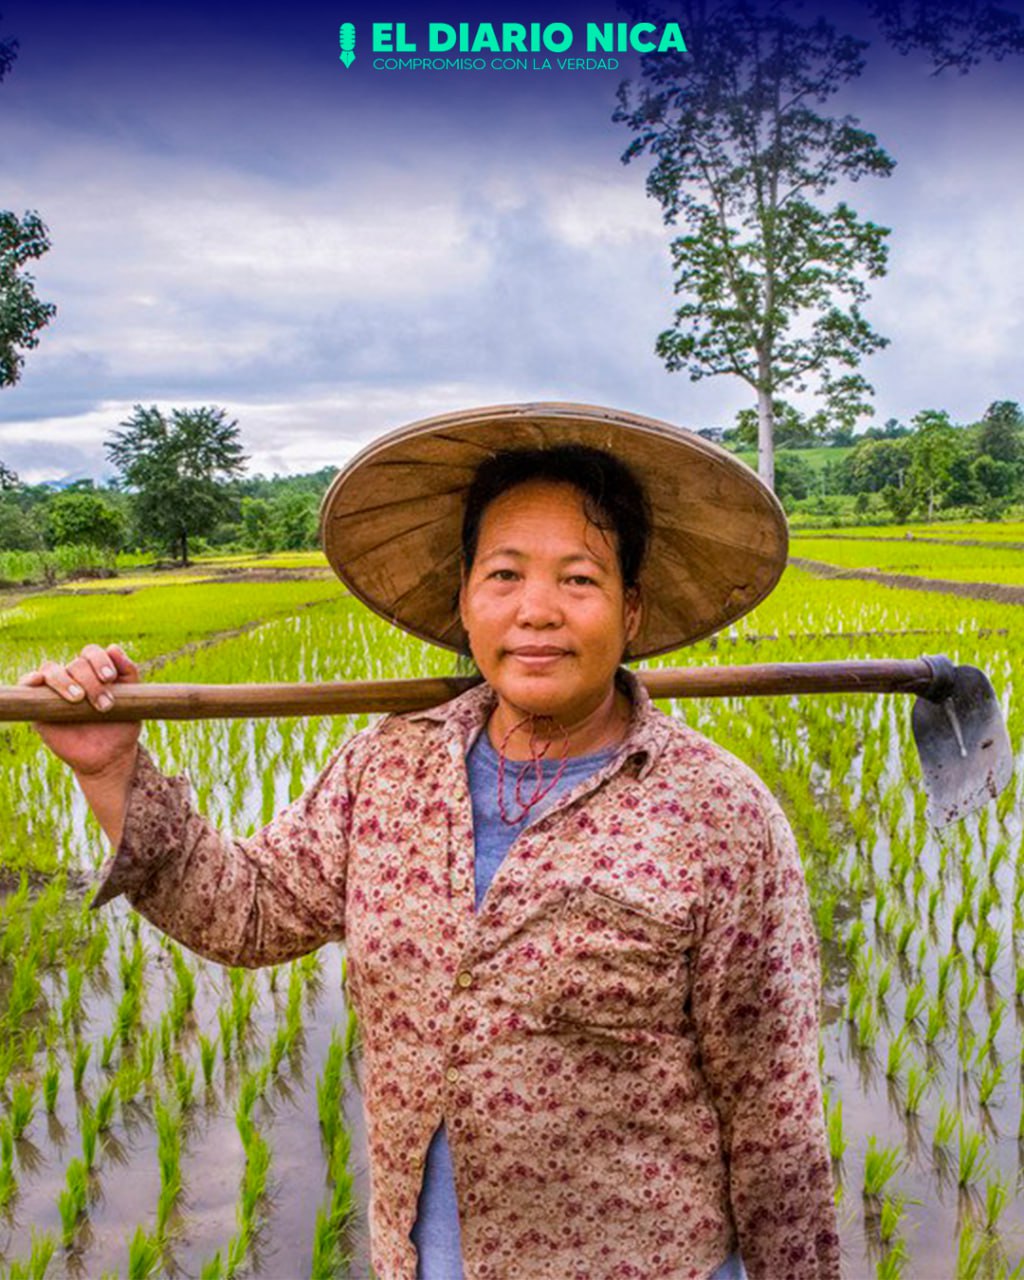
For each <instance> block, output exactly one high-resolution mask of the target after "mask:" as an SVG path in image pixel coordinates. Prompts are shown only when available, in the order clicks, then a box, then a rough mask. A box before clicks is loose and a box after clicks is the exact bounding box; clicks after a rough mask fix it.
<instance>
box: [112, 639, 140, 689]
mask: <svg viewBox="0 0 1024 1280" xmlns="http://www.w3.org/2000/svg"><path fill="white" fill-rule="evenodd" d="M106 653H107V656H108V657H109V658H110V660H111V661H112V662H113V664H114V666H115V667H116V668H117V674H118V678H119V679H121V680H124V681H125V682H126V683H128V684H135V683H137V681H138V679H139V668H138V667H137V666H136V665H135V663H134V662H132V660H131V658H129V657H128V655H127V654H126V653H125V651H124V650H123V649H122V648H121V646H120V645H119V644H108V645H107V648H106Z"/></svg>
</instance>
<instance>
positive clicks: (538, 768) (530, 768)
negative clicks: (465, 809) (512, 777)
mask: <svg viewBox="0 0 1024 1280" xmlns="http://www.w3.org/2000/svg"><path fill="white" fill-rule="evenodd" d="M538 720H548V721H550V722H551V723H553V724H555V725H558V728H560V729H561V730H562V735H563V736H562V754H561V756H560V757H559V760H558V768H557V769H556V770H555V772H554V773H553V774H552V776H551V777H550V778H549V779H548V781H547V782H545V781H544V768H543V765H542V763H541V762H542V761H543V759H544V757H545V756H546V755H547V753H548V751H549V750H550V749H551V739H550V738H548V739H547V740H546V741H545V743H544V745H543V747H541V749H540V750H539V751H538V749H537V721H538ZM528 721H529V724H530V758H529V760H524V761H523V765H522V768H521V769H520V770H519V773H518V774H517V775H516V785H515V791H514V793H513V795H514V798H515V803H516V804H517V805H518V806H519V813H518V814H516V815H515V816H513V817H510V816H509V813H508V811H507V809H506V808H505V766H506V765H507V764H508V759H507V757H506V755H505V748H506V747H507V746H508V744H509V742H510V741H511V738H512V735H513V734H514V733H515V732H516V730H517V729H521V728H522V727H523V725H524V724H526V723H527V722H528ZM568 760H569V730H568V729H566V728H565V726H564V725H560V724H558V721H557V720H554V719H553V718H552V717H551V716H535V715H533V714H531V713H527V714H526V715H525V716H523V717H522V719H521V720H517V721H516V723H515V724H514V725H513V726H512V728H511V729H509V731H508V733H506V734H505V736H504V737H503V738H502V740H501V743H500V745H499V747H498V813H499V814H500V815H501V820H502V822H504V823H505V825H506V826H509V827H515V826H518V825H519V823H520V822H522V820H523V819H524V818H525V817H526V815H527V814H528V813H529V812H530V810H531V809H532V808H533V806H534V805H535V804H537V803H538V802H539V801H541V800H543V799H544V797H545V796H546V795H549V794H550V793H551V791H552V790H553V789H554V788H555V787H556V786H557V785H558V783H559V781H560V779H561V777H562V774H563V773H564V772H565V766H566V764H567V763H568ZM531 775H532V776H533V791H532V792H531V793H530V795H529V797H526V798H524V796H523V786H524V784H525V782H526V780H527V778H528V777H530V776H531Z"/></svg>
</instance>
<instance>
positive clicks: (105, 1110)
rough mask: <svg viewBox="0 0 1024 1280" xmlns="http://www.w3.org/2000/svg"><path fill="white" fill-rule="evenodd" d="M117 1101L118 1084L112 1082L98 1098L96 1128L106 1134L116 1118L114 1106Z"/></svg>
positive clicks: (102, 1090) (101, 1091)
mask: <svg viewBox="0 0 1024 1280" xmlns="http://www.w3.org/2000/svg"><path fill="white" fill-rule="evenodd" d="M116 1101H117V1082H116V1081H115V1080H112V1081H111V1082H110V1083H109V1084H108V1085H106V1086H105V1087H104V1088H103V1089H101V1090H100V1093H99V1096H98V1097H97V1098H96V1112H95V1114H96V1128H97V1129H98V1130H99V1132H100V1133H106V1131H107V1130H108V1129H109V1128H110V1125H111V1122H112V1121H113V1118H114V1104H115V1103H116Z"/></svg>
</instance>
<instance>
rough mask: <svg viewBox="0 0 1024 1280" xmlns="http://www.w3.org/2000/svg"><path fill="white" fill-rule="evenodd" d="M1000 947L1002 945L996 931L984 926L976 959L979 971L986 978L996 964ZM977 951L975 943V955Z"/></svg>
mask: <svg viewBox="0 0 1024 1280" xmlns="http://www.w3.org/2000/svg"><path fill="white" fill-rule="evenodd" d="M1002 945H1003V944H1002V939H1001V938H1000V936H999V932H998V930H996V929H992V928H989V927H988V926H986V928H985V930H984V932H983V934H982V936H981V940H980V950H981V955H980V956H979V958H978V963H979V965H980V966H981V971H982V973H984V974H985V975H986V976H987V975H988V974H990V973H991V972H992V970H993V969H994V968H995V966H996V964H997V963H998V961H999V952H1000V950H1001V949H1002ZM977 950H978V945H977V943H976V945H975V951H976V953H977Z"/></svg>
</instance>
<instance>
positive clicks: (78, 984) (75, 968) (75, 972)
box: [60, 964, 85, 1027]
mask: <svg viewBox="0 0 1024 1280" xmlns="http://www.w3.org/2000/svg"><path fill="white" fill-rule="evenodd" d="M84 980H85V972H84V970H83V969H82V968H81V966H80V965H77V964H70V965H68V969H67V974H66V987H65V992H64V999H63V1001H62V1002H61V1007H60V1013H61V1021H62V1022H63V1024H64V1026H65V1027H77V1026H78V1025H79V1023H80V1022H81V1020H82V984H83V982H84Z"/></svg>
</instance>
